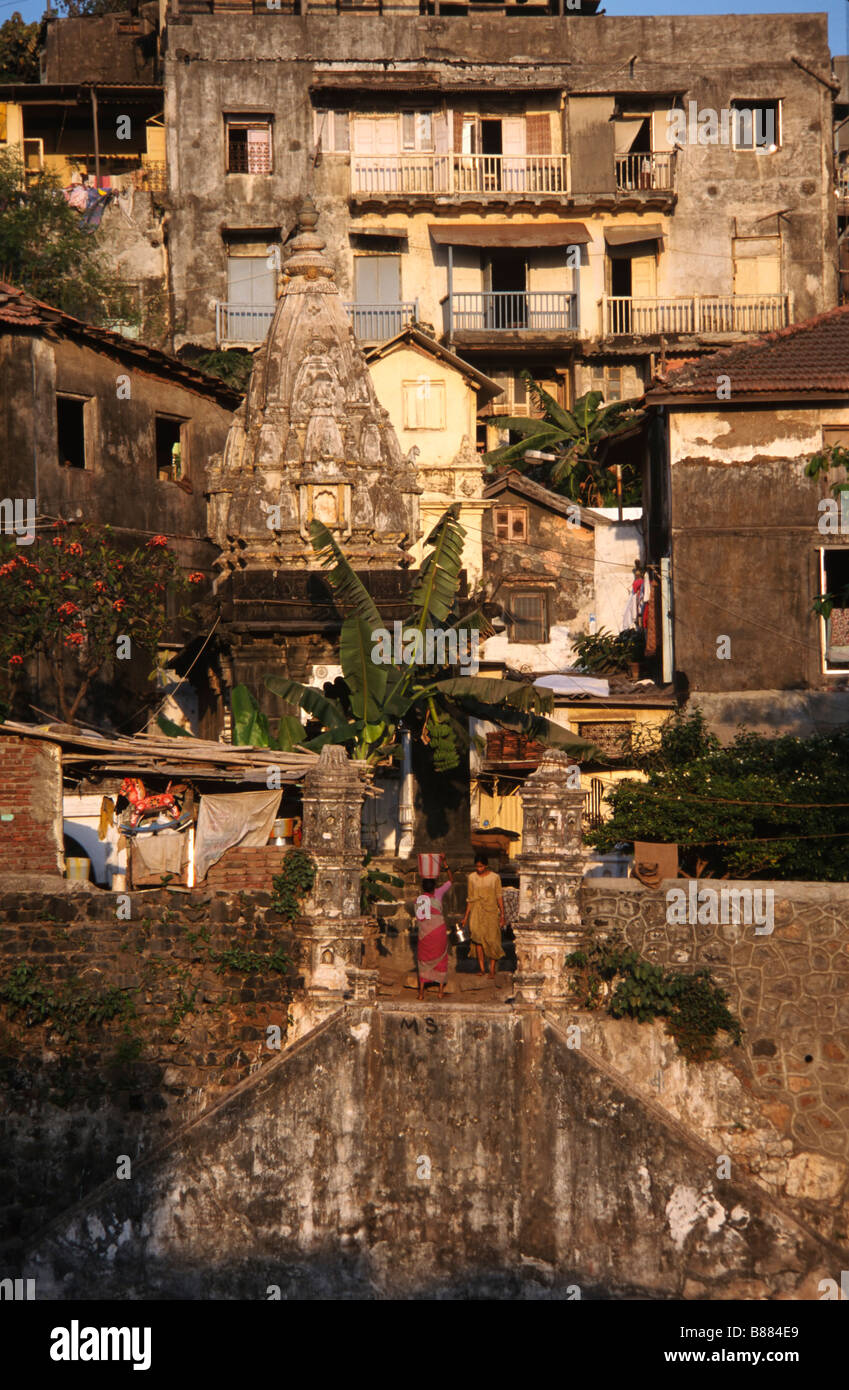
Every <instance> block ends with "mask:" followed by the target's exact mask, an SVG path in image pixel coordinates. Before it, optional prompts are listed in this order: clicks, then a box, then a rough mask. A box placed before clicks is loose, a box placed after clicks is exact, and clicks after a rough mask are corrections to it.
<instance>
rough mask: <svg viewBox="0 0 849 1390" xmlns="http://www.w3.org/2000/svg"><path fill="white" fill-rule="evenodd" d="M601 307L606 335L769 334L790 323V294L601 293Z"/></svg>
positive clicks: (616, 336)
mask: <svg viewBox="0 0 849 1390" xmlns="http://www.w3.org/2000/svg"><path fill="white" fill-rule="evenodd" d="M601 311H602V324H603V333H604V336H605V337H606V338H620V337H637V338H643V337H646V338H650V337H658V336H660V334H668V335H672V336H675V335H686V334H689V335H690V336H702V335H707V336H710V335H711V334H717V333H772V332H775V330H776V329H778V328H785V327H786V326H787V324H789V322H790V296H789V295H786V294H726V295H688V296H686V297H684V298H675V299H632V298H625V297H623V296H618V295H617V296H611V295H605V296H604V297H603V298H602V300H601Z"/></svg>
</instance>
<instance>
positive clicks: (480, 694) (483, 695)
mask: <svg viewBox="0 0 849 1390" xmlns="http://www.w3.org/2000/svg"><path fill="white" fill-rule="evenodd" d="M433 689H434V690H438V691H439V693H440V694H441V695H444V696H445V698H446V699H447V700H463V701H465V700H476V701H477V702H478V703H479V704H485V705H491V706H492V707H493V708H496V707H498V708H500V707H501V706H506V707H509V708H511V709H517V710H525V711H533V712H535V713H537V714H549V713H550V712H551V710H552V709H553V708H554V696H553V694H552V693H551V691H550V690H537V688H536V686H533V685H530V684H529V683H528V682H527V681H510V680H501V679H500V678H499V677H498V676H453V677H451V678H449V679H448V680H441V681H435V682H434V685H433Z"/></svg>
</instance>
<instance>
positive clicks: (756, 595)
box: [668, 405, 849, 692]
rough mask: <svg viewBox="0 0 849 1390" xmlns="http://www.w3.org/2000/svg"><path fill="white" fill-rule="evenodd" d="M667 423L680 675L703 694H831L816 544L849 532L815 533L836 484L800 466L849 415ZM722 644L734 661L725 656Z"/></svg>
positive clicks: (683, 417) (819, 410)
mask: <svg viewBox="0 0 849 1390" xmlns="http://www.w3.org/2000/svg"><path fill="white" fill-rule="evenodd" d="M669 418H670V459H671V467H670V469H669V482H668V487H669V516H670V522H671V553H672V573H673V586H674V605H673V623H674V633H673V636H674V649H675V667H676V670H678V671H680V672H682V673H683V674H684V676H685V677H686V678H687V680H688V681H689V683H690V688H691V689H692V690H694V691H697V692H699V691H704V692H714V691H718V692H731V691H735V692H742V691H750V692H751V691H791V690H797V691H805V690H810V691H817V690H822V691H828V690H835V688H836V687H838V686H839V685H840V684H841V678H840V677H838V676H827V675H825V674H824V672H823V670H822V651H821V645H820V631H819V628H820V624H819V619H818V618H817V617H816V616H815V614H814V613H813V611H812V603H813V600H814V596H815V595H816V594H817V593H818V592H819V588H820V573H819V556H818V549H819V547H821V546H824V545H825V546H834V545H836V546H840V545H845V544H846V543H847V540H849V536H847V535H843V536H840V535H837V536H833V535H831V536H829V535H826V534H823V533H822V532H820V531H819V530H818V522H819V520H820V517H821V514H820V513H819V512H818V511H817V504H818V503H819V502H820V501H821V500H822V499H823V498H826V497H830V495H831V493H830V487H829V481H834V479H830V480H829V481H827V480H826V477H825V475H824V474H823V475H821V476H820V478H819V479H817V480H813V479H810V478H806V477H805V471H804V470H805V464H806V463H807V461H808V459H809V458H810V456H811V455H812V454H814V453H815V452H816V451H817V450H818V449H821V448H822V426H824V425H833V426H835V425H836V426H843V427H844V428H847V429H849V408H845V407H844V408H843V409H840V408H839V407H831V406H828V405H823V406H817V407H811V408H804V407H802V406H799V407H798V408H795V409H792V408H776V407H774V406H770V405H766V406H764V407H761V408H759V407H747V406H739V407H736V408H730V407H729V406H721V407H720V408H718V409H713V410H704V411H700V410H698V409H695V410H680V409H676V408H675V407H672V410H671V411H670V417H669ZM835 477H836V474H835ZM721 636H727V637H729V638H730V639H731V640H730V657H729V658H723V659H719V658H718V657H717V650H718V648H717V639H718V638H719V637H721ZM723 649H724V648H723Z"/></svg>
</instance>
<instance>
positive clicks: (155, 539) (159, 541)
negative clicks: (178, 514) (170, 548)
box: [148, 536, 168, 546]
mask: <svg viewBox="0 0 849 1390" xmlns="http://www.w3.org/2000/svg"><path fill="white" fill-rule="evenodd" d="M167 544H168V537H167V536H151V538H150V540H149V541H148V545H149V546H151V545H167Z"/></svg>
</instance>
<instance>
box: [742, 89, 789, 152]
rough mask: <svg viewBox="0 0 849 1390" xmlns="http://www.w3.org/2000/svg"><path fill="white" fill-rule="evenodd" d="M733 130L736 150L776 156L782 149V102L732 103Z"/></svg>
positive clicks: (743, 101)
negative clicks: (776, 152)
mask: <svg viewBox="0 0 849 1390" xmlns="http://www.w3.org/2000/svg"><path fill="white" fill-rule="evenodd" d="M731 130H732V139H733V143H734V149H735V150H753V151H754V152H755V153H756V154H774V153H775V151H776V150H778V149H780V148H781V102H780V101H745V100H739V101H732V103H731Z"/></svg>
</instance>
